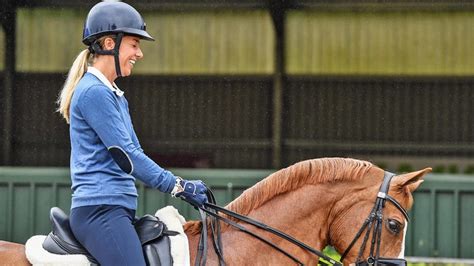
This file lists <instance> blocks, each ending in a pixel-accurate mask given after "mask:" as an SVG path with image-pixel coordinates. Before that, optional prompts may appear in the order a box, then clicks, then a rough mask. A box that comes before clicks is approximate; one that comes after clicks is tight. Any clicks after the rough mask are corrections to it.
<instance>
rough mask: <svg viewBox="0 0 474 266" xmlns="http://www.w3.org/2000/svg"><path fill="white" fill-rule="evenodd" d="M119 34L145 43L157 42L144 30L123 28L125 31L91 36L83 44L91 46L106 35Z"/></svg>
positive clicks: (113, 31)
mask: <svg viewBox="0 0 474 266" xmlns="http://www.w3.org/2000/svg"><path fill="white" fill-rule="evenodd" d="M118 33H123V34H124V35H125V36H127V35H130V36H136V37H138V38H140V39H142V40H145V41H152V42H153V41H155V39H154V38H153V37H152V36H151V35H150V34H149V33H148V32H146V31H144V30H139V29H131V28H123V29H120V28H119V29H115V30H111V31H102V32H98V33H96V34H93V35H90V36H88V37H87V38H84V39H83V40H82V42H83V43H84V44H85V45H91V44H92V43H93V42H94V41H95V40H97V39H99V38H100V37H102V36H106V35H116V34H118Z"/></svg>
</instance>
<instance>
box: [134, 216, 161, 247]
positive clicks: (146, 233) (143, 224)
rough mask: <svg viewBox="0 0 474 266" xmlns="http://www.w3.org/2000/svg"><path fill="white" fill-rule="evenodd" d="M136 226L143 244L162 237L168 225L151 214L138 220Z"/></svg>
mask: <svg viewBox="0 0 474 266" xmlns="http://www.w3.org/2000/svg"><path fill="white" fill-rule="evenodd" d="M134 226H135V230H136V231H137V234H138V238H139V239H140V242H141V243H142V245H145V244H146V243H149V242H150V241H153V240H155V239H158V238H160V237H162V236H163V234H164V233H165V232H166V231H167V229H166V225H165V224H164V223H163V222H162V221H160V220H159V219H158V218H157V217H156V216H152V215H150V214H146V215H144V216H143V217H141V218H139V219H138V220H136V221H135V223H134Z"/></svg>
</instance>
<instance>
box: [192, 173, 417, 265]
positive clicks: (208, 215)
mask: <svg viewBox="0 0 474 266" xmlns="http://www.w3.org/2000/svg"><path fill="white" fill-rule="evenodd" d="M393 176H395V174H393V173H390V172H385V174H384V179H383V181H382V185H381V186H380V189H379V192H378V194H377V199H376V200H375V205H374V207H373V208H372V211H371V212H370V214H369V216H368V217H367V219H366V220H365V222H364V224H363V225H362V227H361V228H360V229H359V231H358V232H357V234H356V235H355V237H354V239H353V240H352V242H351V243H350V244H349V246H348V247H347V248H346V250H345V251H344V253H343V255H342V256H341V259H340V261H343V260H344V258H345V257H346V256H347V254H348V253H349V251H350V250H351V249H352V247H353V246H354V244H355V243H356V241H357V240H358V239H359V238H360V236H361V235H362V233H363V232H364V231H365V230H367V231H366V234H365V236H364V239H363V242H362V245H361V247H360V250H359V254H358V256H357V260H356V265H358V266H369V265H370V266H371V265H376V266H400V265H407V262H406V260H405V259H400V258H382V257H380V240H381V236H382V223H383V209H384V207H385V202H386V201H387V200H388V201H389V202H391V203H392V204H393V205H394V206H395V207H396V208H397V209H398V210H400V212H401V213H402V214H403V215H404V216H405V218H406V219H407V221H409V217H408V213H407V211H406V210H405V209H404V208H403V207H402V206H401V205H400V203H398V201H397V200H395V199H394V198H392V197H390V196H389V195H388V190H389V188H390V181H391V179H392V177H393ZM207 196H208V200H209V202H208V203H205V204H204V206H201V207H199V213H200V215H201V236H200V239H199V245H198V252H197V255H196V260H195V266H200V265H205V264H206V255H207V237H208V233H207V229H208V228H207V224H208V220H209V219H210V221H209V225H210V229H211V236H212V243H213V246H214V251H215V252H216V254H217V257H218V258H219V265H225V262H224V255H223V254H224V253H223V249H222V241H221V234H220V223H219V221H222V222H224V223H227V224H228V225H230V226H232V227H234V228H236V229H238V230H240V231H241V232H243V233H246V234H249V235H251V236H253V237H255V238H256V239H258V240H260V241H262V242H264V243H266V244H267V245H269V246H271V247H273V248H274V249H276V250H277V251H278V252H280V253H282V254H284V255H285V256H287V257H288V258H290V259H291V260H293V261H294V262H295V263H297V264H298V265H304V264H303V263H302V262H301V261H300V260H298V259H297V258H295V257H294V256H293V255H291V254H289V253H288V252H286V251H285V250H283V249H281V248H280V247H278V246H277V245H276V244H275V243H273V242H271V241H270V240H268V239H265V238H263V237H261V236H259V235H257V234H255V233H253V232H252V231H249V230H248V229H247V228H246V227H244V226H242V225H241V224H238V223H237V222H235V221H233V220H231V219H229V218H226V217H224V216H222V215H219V212H222V213H224V214H225V215H227V216H230V217H232V218H234V219H237V220H239V221H242V222H245V223H247V224H250V225H253V226H255V227H257V228H260V229H262V230H265V231H267V232H269V233H271V234H273V235H276V236H278V237H280V238H282V239H285V240H287V241H289V242H291V243H293V244H294V245H297V246H299V247H300V248H302V249H304V250H306V251H308V252H310V253H313V254H314V255H316V256H318V257H319V263H320V264H322V265H338V266H342V263H341V262H339V261H337V260H335V259H332V258H331V257H329V256H327V255H325V254H323V253H322V252H321V251H318V250H316V249H313V248H312V247H310V246H308V245H306V244H305V243H303V242H301V241H299V240H297V239H295V238H293V237H292V236H290V235H287V234H285V233H283V232H281V231H279V230H277V229H275V228H272V227H270V226H268V225H266V224H263V223H261V222H259V221H256V220H254V219H252V218H249V217H247V216H243V215H240V214H238V213H235V212H233V211H230V210H227V209H225V208H222V207H220V206H218V205H216V204H215V203H216V201H215V198H214V195H213V193H212V191H211V190H210V189H209V188H208V192H207ZM371 230H372V241H371V247H370V255H369V257H368V258H367V259H366V260H362V259H361V258H362V255H363V252H364V250H365V247H366V244H367V241H368V238H369V235H370V232H371Z"/></svg>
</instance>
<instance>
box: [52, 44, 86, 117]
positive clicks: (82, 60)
mask: <svg viewBox="0 0 474 266" xmlns="http://www.w3.org/2000/svg"><path fill="white" fill-rule="evenodd" d="M90 55H91V53H90V51H89V49H85V50H83V51H82V52H80V53H79V55H78V56H77V57H76V60H74V63H72V66H71V69H69V73H68V74H67V78H66V82H64V86H63V88H62V90H61V93H60V94H59V97H58V100H57V103H58V105H59V107H58V109H57V111H58V112H59V113H60V114H61V115H62V116H63V117H64V119H66V122H67V123H68V124H69V118H70V110H69V109H70V107H71V99H72V95H73V94H74V90H75V89H76V85H77V83H79V80H80V79H81V78H82V76H83V75H84V73H85V72H86V71H87V66H88V65H89V57H90Z"/></svg>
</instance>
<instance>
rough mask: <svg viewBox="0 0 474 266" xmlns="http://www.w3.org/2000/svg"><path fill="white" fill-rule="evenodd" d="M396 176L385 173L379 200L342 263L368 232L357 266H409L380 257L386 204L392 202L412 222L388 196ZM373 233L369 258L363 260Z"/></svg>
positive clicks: (342, 257) (343, 255)
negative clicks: (391, 183)
mask: <svg viewBox="0 0 474 266" xmlns="http://www.w3.org/2000/svg"><path fill="white" fill-rule="evenodd" d="M394 176H395V174H393V173H390V172H385V174H384V178H383V181H382V185H381V186H380V190H379V193H378V194H377V199H376V201H375V205H374V207H373V208H372V211H371V212H370V214H369V216H368V217H367V219H366V220H365V222H364V224H363V225H362V227H361V228H360V229H359V231H358V232H357V234H356V236H355V237H354V239H353V240H352V242H351V243H350V244H349V246H348V247H347V249H346V250H345V251H344V253H343V254H342V256H341V261H343V260H344V258H345V257H346V256H347V253H349V251H350V250H351V248H352V247H353V246H354V244H355V242H356V241H357V240H358V239H359V238H360V236H361V235H362V233H363V232H364V231H365V230H366V229H367V230H366V233H365V236H364V240H363V242H362V245H361V247H360V249H359V254H358V255H357V259H356V265H358V266H367V265H376V266H385V265H387V266H399V265H407V261H406V260H405V259H399V258H381V257H380V240H381V238H382V224H383V208H384V207H385V202H386V201H387V200H388V201H389V202H391V203H392V204H393V205H394V206H395V207H397V209H398V210H399V211H400V212H401V213H402V214H403V216H405V218H406V219H407V221H410V219H409V217H408V213H407V211H406V210H405V209H404V208H403V207H402V206H401V205H400V203H398V201H396V200H395V199H394V198H392V197H390V196H389V195H388V190H389V188H390V181H391V180H392V177H394ZM371 231H372V241H371V245H370V253H369V257H368V258H367V259H366V260H362V254H363V253H364V250H365V247H366V244H367V241H368V239H369V235H370V232H371Z"/></svg>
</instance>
